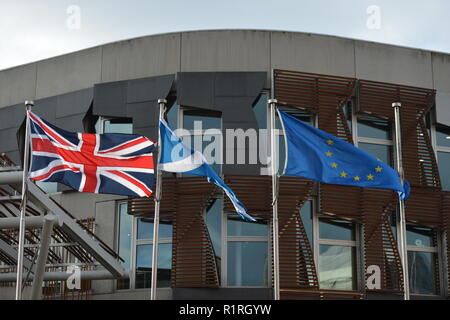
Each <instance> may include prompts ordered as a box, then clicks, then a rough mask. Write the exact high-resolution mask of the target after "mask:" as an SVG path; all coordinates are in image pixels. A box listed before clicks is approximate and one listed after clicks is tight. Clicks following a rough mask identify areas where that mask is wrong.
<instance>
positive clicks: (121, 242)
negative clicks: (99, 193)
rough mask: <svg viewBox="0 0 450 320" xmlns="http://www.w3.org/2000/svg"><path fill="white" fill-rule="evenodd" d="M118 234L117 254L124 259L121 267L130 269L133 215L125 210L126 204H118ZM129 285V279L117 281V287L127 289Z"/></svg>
mask: <svg viewBox="0 0 450 320" xmlns="http://www.w3.org/2000/svg"><path fill="white" fill-rule="evenodd" d="M118 223H119V232H118V233H119V234H118V246H117V247H118V254H119V256H120V257H121V258H122V259H123V260H124V262H122V265H123V267H124V268H125V269H126V270H131V269H132V268H131V247H132V241H133V238H132V226H133V216H131V215H129V214H128V212H127V204H126V203H120V204H119V215H118ZM129 287H130V280H129V279H120V280H118V281H117V288H118V289H128V288H129Z"/></svg>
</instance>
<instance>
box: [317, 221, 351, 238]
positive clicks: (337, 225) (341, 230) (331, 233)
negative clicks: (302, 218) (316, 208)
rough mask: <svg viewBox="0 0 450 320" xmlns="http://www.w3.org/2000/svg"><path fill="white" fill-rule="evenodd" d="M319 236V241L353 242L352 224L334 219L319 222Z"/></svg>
mask: <svg viewBox="0 0 450 320" xmlns="http://www.w3.org/2000/svg"><path fill="white" fill-rule="evenodd" d="M319 235H320V238H321V239H334V240H346V241H354V240H355V228H354V225H353V223H351V222H348V221H342V220H335V219H320V220H319Z"/></svg>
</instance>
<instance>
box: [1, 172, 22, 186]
mask: <svg viewBox="0 0 450 320" xmlns="http://www.w3.org/2000/svg"><path fill="white" fill-rule="evenodd" d="M22 176H23V171H12V172H0V185H2V184H19V183H21V182H22Z"/></svg>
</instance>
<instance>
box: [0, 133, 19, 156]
mask: <svg viewBox="0 0 450 320" xmlns="http://www.w3.org/2000/svg"><path fill="white" fill-rule="evenodd" d="M16 133H17V128H9V129H3V130H0V153H2V152H9V151H16V150H17V149H18V146H17V139H16Z"/></svg>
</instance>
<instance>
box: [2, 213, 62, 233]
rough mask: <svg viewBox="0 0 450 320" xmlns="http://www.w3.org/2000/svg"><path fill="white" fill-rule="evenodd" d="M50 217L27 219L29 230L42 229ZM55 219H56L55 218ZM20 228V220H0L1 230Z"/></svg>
mask: <svg viewBox="0 0 450 320" xmlns="http://www.w3.org/2000/svg"><path fill="white" fill-rule="evenodd" d="M47 217H49V216H37V217H26V218H25V224H26V226H27V229H37V228H42V226H43V224H44V222H45V220H46V219H47ZM53 219H56V218H55V217H54V216H53ZM19 226H20V218H18V217H17V218H0V230H17V229H19Z"/></svg>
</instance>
